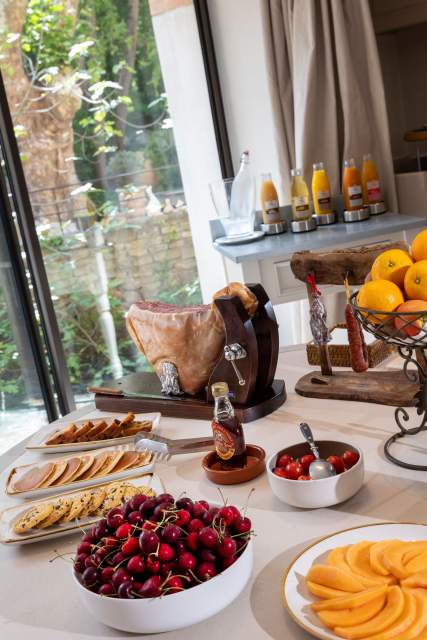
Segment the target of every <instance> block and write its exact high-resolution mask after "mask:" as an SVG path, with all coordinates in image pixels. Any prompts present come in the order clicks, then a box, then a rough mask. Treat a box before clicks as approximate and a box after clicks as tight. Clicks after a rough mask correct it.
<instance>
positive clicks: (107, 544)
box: [102, 536, 120, 551]
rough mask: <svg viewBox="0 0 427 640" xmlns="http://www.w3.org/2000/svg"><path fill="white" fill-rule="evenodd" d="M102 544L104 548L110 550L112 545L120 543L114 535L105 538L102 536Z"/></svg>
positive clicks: (112, 547)
mask: <svg viewBox="0 0 427 640" xmlns="http://www.w3.org/2000/svg"><path fill="white" fill-rule="evenodd" d="M102 544H103V545H104V547H105V548H106V549H108V550H109V551H111V550H112V549H114V547H117V545H118V544H120V543H119V541H118V540H117V538H116V537H115V536H107V537H106V538H103V540H102Z"/></svg>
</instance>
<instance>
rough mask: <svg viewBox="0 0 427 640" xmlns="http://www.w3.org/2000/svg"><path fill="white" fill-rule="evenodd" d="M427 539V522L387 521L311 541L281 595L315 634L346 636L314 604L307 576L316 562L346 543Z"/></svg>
mask: <svg viewBox="0 0 427 640" xmlns="http://www.w3.org/2000/svg"><path fill="white" fill-rule="evenodd" d="M389 539H398V540H408V541H410V540H427V525H423V524H406V523H394V522H385V523H382V524H374V525H365V526H362V527H354V528H352V529H346V530H345V531H339V532H338V533H334V534H332V535H330V536H327V537H325V538H322V539H321V540H319V541H317V542H315V543H314V544H312V545H310V546H309V547H307V548H306V549H304V551H302V553H300V554H299V555H298V556H297V557H296V558H295V560H294V561H293V562H292V563H291V565H290V566H289V567H288V569H287V571H286V573H285V575H284V576H283V580H282V588H281V597H282V600H283V604H284V606H285V607H286V609H287V611H288V613H289V614H290V616H291V617H292V618H293V620H294V621H295V622H296V623H297V624H298V625H299V626H300V627H302V628H303V629H304V630H305V631H307V632H308V633H311V635H312V636H314V637H315V638H320V639H321V640H342V638H339V637H338V636H337V635H336V634H335V633H334V632H333V631H331V630H330V629H327V628H326V627H324V626H323V625H322V623H321V622H320V620H319V618H318V617H317V616H316V614H315V612H314V611H312V609H311V607H310V605H311V604H312V603H313V602H314V601H316V600H317V598H315V597H314V596H313V595H311V593H310V592H309V591H308V589H307V587H306V585H305V579H304V576H306V575H307V573H308V571H309V569H310V567H311V565H312V564H313V563H317V562H322V561H324V560H325V558H326V556H327V554H328V553H329V551H331V549H333V548H335V547H342V546H346V545H349V544H354V543H355V542H360V541H361V540H372V541H374V542H379V541H380V540H389Z"/></svg>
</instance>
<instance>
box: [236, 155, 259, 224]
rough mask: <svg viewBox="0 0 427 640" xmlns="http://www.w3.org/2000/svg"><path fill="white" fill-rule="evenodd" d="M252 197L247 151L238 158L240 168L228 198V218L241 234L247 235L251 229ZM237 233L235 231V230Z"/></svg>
mask: <svg viewBox="0 0 427 640" xmlns="http://www.w3.org/2000/svg"><path fill="white" fill-rule="evenodd" d="M253 196H254V185H253V178H252V176H251V170H250V166H249V151H244V152H243V153H242V155H241V156H240V167H239V171H238V173H237V176H236V177H235V178H234V180H233V185H232V187H231V196H230V218H231V219H232V220H233V221H235V226H236V227H240V232H241V233H245V232H246V233H248V231H252V229H250V227H251V226H252V228H253V221H252V217H253ZM236 231H237V229H236Z"/></svg>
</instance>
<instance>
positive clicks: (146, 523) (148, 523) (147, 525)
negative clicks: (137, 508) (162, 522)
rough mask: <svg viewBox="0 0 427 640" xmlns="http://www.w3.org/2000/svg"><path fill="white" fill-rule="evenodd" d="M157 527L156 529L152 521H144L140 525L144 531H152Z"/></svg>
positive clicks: (155, 523) (155, 524)
mask: <svg viewBox="0 0 427 640" xmlns="http://www.w3.org/2000/svg"><path fill="white" fill-rule="evenodd" d="M141 515H142V514H141ZM142 517H144V516H142ZM157 527H158V524H157V522H153V521H152V520H145V521H144V523H143V525H142V528H143V529H145V530H146V531H153V530H154V529H157Z"/></svg>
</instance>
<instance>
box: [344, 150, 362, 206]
mask: <svg viewBox="0 0 427 640" xmlns="http://www.w3.org/2000/svg"><path fill="white" fill-rule="evenodd" d="M342 190H343V192H344V197H345V208H346V209H347V211H353V210H354V209H360V207H362V206H363V195H362V180H361V178H360V173H359V171H358V169H357V167H356V164H355V162H354V159H353V158H350V160H345V162H344V176H343V179H342Z"/></svg>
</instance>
